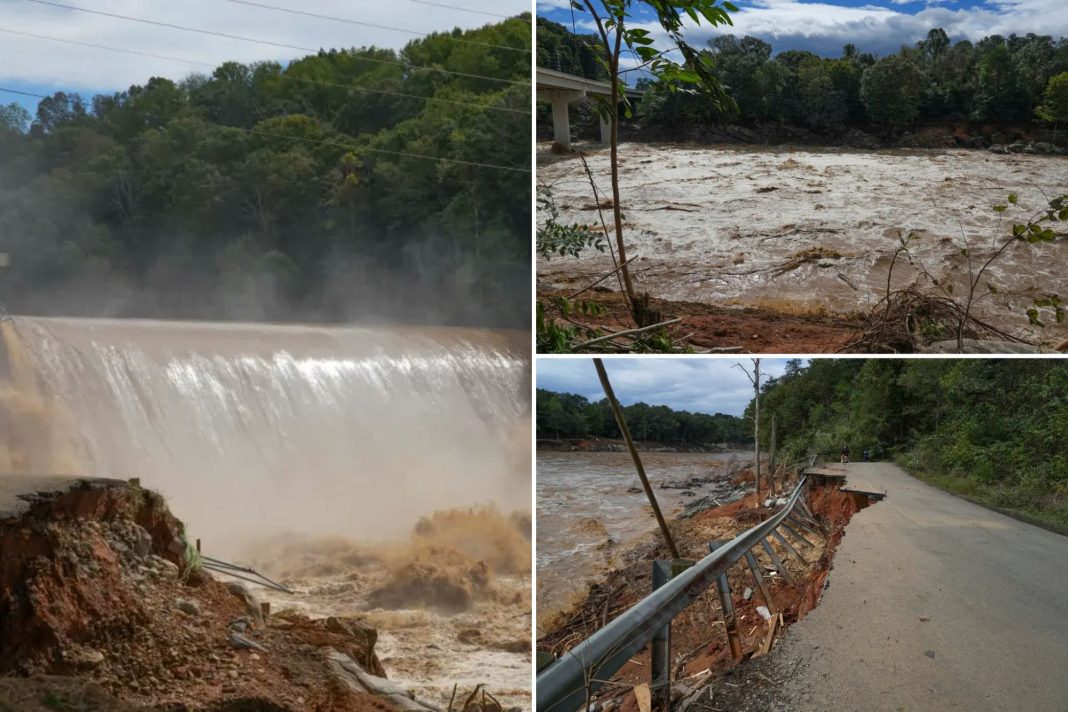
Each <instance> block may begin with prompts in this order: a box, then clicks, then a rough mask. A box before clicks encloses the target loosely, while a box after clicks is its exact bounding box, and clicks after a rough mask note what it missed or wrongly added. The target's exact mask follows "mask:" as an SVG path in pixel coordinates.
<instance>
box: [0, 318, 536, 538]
mask: <svg viewBox="0 0 1068 712" xmlns="http://www.w3.org/2000/svg"><path fill="white" fill-rule="evenodd" d="M0 330H2V337H3V348H2V350H0V351H2V353H0V384H2V385H0V426H2V435H0V446H2V448H3V450H2V452H0V470H2V471H6V472H12V473H34V474H39V473H49V474H75V475H87V476H101V477H117V478H131V477H138V478H140V479H141V482H142V484H143V485H144V486H146V487H150V488H153V489H157V490H159V491H160V492H162V493H163V494H164V496H166V497H167V498H168V500H170V503H171V507H172V509H173V511H174V512H175V513H176V514H177V515H178V516H179V517H180V518H182V519H183V520H185V521H186V523H187V525H188V527H189V534H190V536H191V537H204V538H205V540H206V541H207V542H210V543H211V547H210V548H211V550H213V551H216V552H220V551H227V550H229V549H230V544H231V543H232V542H234V541H235V540H238V539H244V538H245V537H247V536H256V535H264V534H269V533H276V532H283V531H294V532H302V533H314V534H338V535H344V536H353V537H362V538H376V539H377V538H383V537H392V536H397V535H399V534H402V533H404V532H406V531H407V530H408V529H409V528H410V527H411V525H412V524H413V523H414V521H415V520H416V519H417V518H418V517H419V516H421V515H424V514H427V513H429V512H431V511H434V510H435V509H440V508H444V507H462V506H468V505H471V504H474V503H479V502H483V503H484V502H495V503H497V504H499V505H501V506H503V507H523V508H526V507H529V501H530V500H529V497H530V471H529V410H530V354H529V349H530V335H529V332H508V331H490V330H474V329H450V328H424V327H387V326H375V327H326V326H308V325H265V324H237V323H204V322H168V321H144V320H113V319H66V318H38V317H14V318H13V319H12V320H9V321H5V322H3V323H2V324H0ZM0 476H2V475H0Z"/></svg>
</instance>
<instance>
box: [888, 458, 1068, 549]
mask: <svg viewBox="0 0 1068 712" xmlns="http://www.w3.org/2000/svg"><path fill="white" fill-rule="evenodd" d="M897 460H898V464H899V465H901V466H902V467H904V468H905V469H906V470H907V471H908V472H909V474H910V475H912V476H913V477H915V478H917V479H919V480H923V481H924V482H926V483H927V484H929V485H931V486H932V487H937V488H938V489H940V490H943V491H945V492H949V493H950V494H955V495H957V496H958V497H961V498H962V499H966V500H968V501H969V502H972V503H974V504H978V505H980V506H983V507H986V508H987V509H992V510H994V511H995V512H999V513H1001V514H1004V515H1005V516H1008V517H1012V518H1013V519H1019V520H1020V521H1023V522H1027V523H1028V524H1032V525H1034V526H1036V527H1041V528H1043V529H1048V530H1049V531H1052V532H1056V533H1057V534H1063V535H1064V536H1068V507H1064V506H1061V507H1056V508H1050V507H1043V506H1041V505H1040V504H1039V503H1036V502H1031V501H1029V498H1028V495H1027V494H1026V493H1025V492H1023V491H1021V490H1018V489H1015V488H1006V487H1004V486H1002V485H998V484H994V485H986V484H984V483H982V482H979V481H978V480H975V479H971V478H965V477H955V476H953V475H946V474H943V473H941V472H935V471H932V470H931V468H929V467H927V466H925V465H924V464H923V463H921V462H918V461H917V458H916V457H915V454H914V453H908V454H906V455H904V456H901V457H898V458H897Z"/></svg>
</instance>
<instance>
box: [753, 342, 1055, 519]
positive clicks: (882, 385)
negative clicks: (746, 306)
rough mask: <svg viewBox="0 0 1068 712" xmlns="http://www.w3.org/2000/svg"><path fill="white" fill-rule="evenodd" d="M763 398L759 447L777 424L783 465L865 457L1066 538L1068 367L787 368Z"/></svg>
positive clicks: (1004, 362) (849, 363) (897, 364)
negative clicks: (845, 451) (814, 458)
mask: <svg viewBox="0 0 1068 712" xmlns="http://www.w3.org/2000/svg"><path fill="white" fill-rule="evenodd" d="M761 398H762V400H761V425H762V432H763V436H762V437H763V438H765V441H767V439H768V438H770V428H771V416H772V415H773V414H774V416H775V418H776V420H777V427H778V436H779V441H780V447H781V449H782V452H783V457H784V458H791V459H792V458H793V457H796V456H801V455H803V454H805V453H807V452H812V451H815V450H821V451H824V450H829V451H832V452H838V451H839V450H841V448H842V447H849V449H850V451H851V453H852V455H853V458H854V459H859V458H860V456H861V453H863V451H864V450H869V451H871V452H872V453H873V456H874V457H876V458H879V459H888V458H896V459H897V460H898V461H900V462H901V463H902V464H903V465H904V466H905V467H906V468H907V469H909V471H910V472H912V473H913V474H917V475H919V476H921V477H923V478H925V479H927V480H929V481H931V482H932V483H934V484H936V485H938V486H941V487H944V488H946V489H949V490H951V491H953V492H957V493H960V494H964V495H967V496H970V497H972V498H974V499H976V500H977V501H980V502H982V503H984V504H988V505H991V506H995V507H1000V508H1004V509H1008V510H1014V511H1016V512H1019V513H1021V514H1024V515H1025V516H1028V517H1031V518H1034V519H1037V520H1040V521H1042V522H1044V523H1046V524H1049V525H1051V526H1054V527H1057V528H1060V529H1061V530H1062V531H1065V532H1068V361H1065V360H1060V359H907V360H906V359H867V360H865V359H814V360H813V361H811V363H810V365H808V366H803V365H802V364H801V363H800V362H799V361H793V362H791V364H790V367H789V368H788V369H787V372H786V375H784V376H783V377H782V378H780V379H778V380H775V381H771V382H769V383H768V385H767V386H766V387H765V388H764V392H763V395H762V397H761ZM750 408H752V404H750Z"/></svg>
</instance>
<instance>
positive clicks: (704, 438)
mask: <svg viewBox="0 0 1068 712" xmlns="http://www.w3.org/2000/svg"><path fill="white" fill-rule="evenodd" d="M623 416H624V417H625V418H626V420H627V427H628V428H630V432H631V435H633V436H634V437H635V438H636V439H637V440H642V441H647V442H658V443H666V444H674V445H681V446H686V445H698V446H699V445H718V444H724V443H726V444H730V445H741V444H745V443H746V441H747V440H748V443H749V444H752V442H753V429H752V426H746V425H745V423H744V421H743V420H742V419H741V418H738V417H735V416H733V415H724V414H723V413H716V414H715V415H707V414H705V413H690V412H689V411H685V410H673V409H671V408H669V407H667V406H666V405H648V404H646V403H635V404H634V405H628V406H624V407H623ZM537 432H538V437H539V438H553V439H560V438H620V437H622V435H620V433H619V428H618V427H617V426H616V421H615V418H614V417H613V416H612V409H611V408H610V407H609V405H608V401H607V400H606V399H604V398H602V399H601V400H599V401H597V402H596V403H591V402H590V401H589V400H588V399H587V398H585V397H584V396H580V395H575V394H573V393H555V392H553V391H549V390H545V389H544V388H539V389H538V392H537Z"/></svg>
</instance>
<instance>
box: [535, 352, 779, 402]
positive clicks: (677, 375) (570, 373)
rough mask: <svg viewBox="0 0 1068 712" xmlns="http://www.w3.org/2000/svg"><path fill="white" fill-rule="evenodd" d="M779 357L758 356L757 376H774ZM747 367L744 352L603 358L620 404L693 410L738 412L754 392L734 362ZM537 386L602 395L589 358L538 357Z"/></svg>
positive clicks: (593, 396) (750, 365) (592, 396)
mask: <svg viewBox="0 0 1068 712" xmlns="http://www.w3.org/2000/svg"><path fill="white" fill-rule="evenodd" d="M786 361H787V359H784V358H762V359H760V376H761V378H760V380H761V382H762V383H763V382H764V379H765V377H778V376H781V375H782V374H783V372H784V371H785V370H786ZM736 363H741V364H742V365H744V366H745V367H746V368H747V369H748V370H750V371H752V368H753V363H752V361H751V360H749V359H748V358H717V357H711V358H710V357H707V356H701V357H693V358H648V357H645V356H642V357H640V358H606V359H604V364H605V370H606V371H607V372H608V378H609V380H610V381H611V382H612V390H614V391H615V392H616V397H617V398H619V401H620V402H621V403H623V405H631V404H633V403H637V402H639V401H642V402H645V403H648V404H649V405H666V406H669V407H671V408H674V409H676V410H688V411H691V412H695V413H727V414H729V415H741V414H742V413H744V412H745V407H746V405H748V404H749V401H750V400H751V399H752V397H753V385H752V383H751V382H750V381H749V379H748V378H747V377H746V375H745V374H744V373H743V372H742V370H741V369H739V368H736V367H735V366H734V364H736ZM536 379H537V383H538V388H547V389H549V390H550V391H556V392H558V393H577V394H578V395H580V396H585V397H586V398H589V399H590V400H591V401H597V400H600V399H601V398H604V391H602V390H601V382H600V381H599V380H598V379H597V371H595V370H594V368H593V360H592V359H589V358H539V359H537V374H536Z"/></svg>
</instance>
